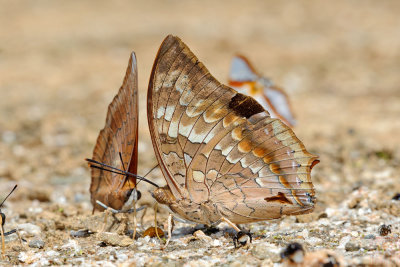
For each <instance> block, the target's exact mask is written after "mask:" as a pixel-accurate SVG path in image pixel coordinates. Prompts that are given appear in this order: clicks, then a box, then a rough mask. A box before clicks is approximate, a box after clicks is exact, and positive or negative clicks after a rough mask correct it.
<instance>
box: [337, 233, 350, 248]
mask: <svg viewBox="0 0 400 267" xmlns="http://www.w3.org/2000/svg"><path fill="white" fill-rule="evenodd" d="M350 239H351V236H349V235H347V236H345V237H343V238H342V239H340V241H339V246H338V247H337V248H342V249H344V247H345V246H346V244H347V243H348V242H349V241H350Z"/></svg>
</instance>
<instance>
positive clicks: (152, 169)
mask: <svg viewBox="0 0 400 267" xmlns="http://www.w3.org/2000/svg"><path fill="white" fill-rule="evenodd" d="M157 167H158V164H157V165H156V166H154V167H153V168H151V169H150V171H148V172H147V173H146V174H145V175H144V176H143V177H146V176H147V175H149V174H150V173H151V172H152V171H154V170H155V169H156V168H157Z"/></svg>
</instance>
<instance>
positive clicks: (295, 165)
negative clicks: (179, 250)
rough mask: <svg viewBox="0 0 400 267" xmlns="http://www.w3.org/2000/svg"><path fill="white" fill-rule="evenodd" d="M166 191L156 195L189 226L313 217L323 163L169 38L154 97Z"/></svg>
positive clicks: (154, 133) (155, 74) (153, 81)
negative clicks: (314, 176) (316, 172)
mask: <svg viewBox="0 0 400 267" xmlns="http://www.w3.org/2000/svg"><path fill="white" fill-rule="evenodd" d="M147 111H148V123H149V128H150V133H151V140H152V143H153V147H154V151H155V154H156V157H157V160H158V163H159V166H160V168H161V171H162V173H163V175H164V178H165V180H166V182H167V186H165V187H162V188H157V189H155V190H154V192H153V196H154V197H155V199H156V200H157V201H158V202H159V203H162V204H165V205H167V206H168V207H169V208H170V209H171V210H172V211H173V212H174V213H176V214H177V215H178V216H180V217H181V218H183V219H186V220H189V221H193V222H196V223H201V224H206V225H211V224H217V223H219V222H221V221H227V222H230V223H232V224H241V223H251V222H256V221H263V220H269V219H276V218H280V217H281V216H282V215H297V214H303V213H309V212H311V211H312V210H313V209H314V203H315V191H314V187H313V184H312V182H311V176H310V173H311V169H312V168H313V167H314V166H315V165H316V164H317V163H318V162H319V160H318V159H317V156H315V155H313V154H311V153H309V152H307V150H306V148H305V147H304V145H303V143H302V142H301V141H300V140H299V139H298V138H297V137H296V136H295V134H294V133H293V131H292V130H291V129H290V128H289V127H288V126H286V125H285V124H284V123H282V122H281V121H280V120H279V119H273V118H271V116H270V115H269V113H268V112H267V111H266V110H265V109H264V108H263V107H262V106H261V105H260V104H259V103H258V102H257V101H256V100H254V99H253V98H252V97H249V96H246V95H243V94H241V93H238V92H237V91H235V90H234V89H232V88H230V87H227V86H225V85H223V84H221V83H219V82H218V81H217V80H216V79H215V78H214V77H213V76H212V75H211V74H210V73H209V71H208V70H207V69H206V67H205V66H204V65H203V64H202V63H201V62H200V61H199V60H198V59H197V57H196V56H195V55H194V54H193V53H192V52H191V51H190V49H189V48H188V47H187V46H186V45H185V44H184V43H183V42H182V41H181V40H180V39H179V38H178V37H175V36H172V35H169V36H167V37H166V38H165V40H164V41H163V43H162V44H161V47H160V49H159V51H158V54H157V56H156V59H155V62H154V65H153V69H152V73H151V77H150V83H149V88H148V96H147Z"/></svg>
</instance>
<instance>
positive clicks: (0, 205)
mask: <svg viewBox="0 0 400 267" xmlns="http://www.w3.org/2000/svg"><path fill="white" fill-rule="evenodd" d="M17 186H18V185H15V186H14V188H13V189H12V190H11V192H10V193H9V194H8V195H7V196H6V198H5V199H4V200H3V202H1V204H0V208H1V207H2V206H3V204H4V202H5V201H6V200H7V198H8V197H9V196H10V195H11V194H12V193H13V192H14V190H15V189H16V188H17Z"/></svg>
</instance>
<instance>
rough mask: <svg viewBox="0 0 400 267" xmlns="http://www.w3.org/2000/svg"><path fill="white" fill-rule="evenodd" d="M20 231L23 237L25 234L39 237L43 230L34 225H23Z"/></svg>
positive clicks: (19, 228) (19, 226)
mask: <svg viewBox="0 0 400 267" xmlns="http://www.w3.org/2000/svg"><path fill="white" fill-rule="evenodd" d="M18 230H19V231H20V233H21V234H22V235H24V232H25V233H27V234H28V235H31V236H35V235H39V234H40V233H41V232H42V230H41V229H40V227H39V226H37V225H34V224H32V223H23V224H19V225H18Z"/></svg>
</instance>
